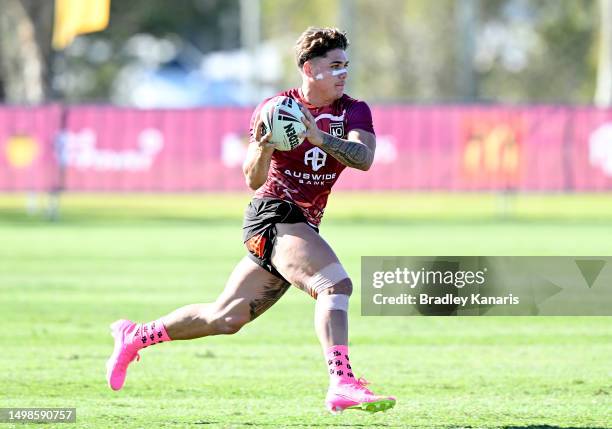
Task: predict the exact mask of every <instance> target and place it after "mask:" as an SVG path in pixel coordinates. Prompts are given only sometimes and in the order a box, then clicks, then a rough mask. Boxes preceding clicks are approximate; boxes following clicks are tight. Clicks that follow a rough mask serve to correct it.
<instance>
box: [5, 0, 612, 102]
mask: <svg viewBox="0 0 612 429" xmlns="http://www.w3.org/2000/svg"><path fill="white" fill-rule="evenodd" d="M250 1H251V2H257V4H259V9H260V13H259V15H260V18H259V19H254V20H251V21H249V22H253V25H256V23H257V22H258V23H259V24H258V25H260V27H261V28H260V31H250V30H251V29H250V28H242V26H241V25H244V24H241V19H240V18H241V10H240V8H241V5H242V7H244V5H245V3H246V2H245V1H242V2H241V1H240V0H185V1H182V2H181V4H180V6H179V5H177V4H176V3H172V2H168V1H165V0H132V1H130V2H124V1H114V2H112V4H111V20H110V25H109V27H108V29H107V30H105V31H103V32H100V33H96V34H93V35H89V36H86V37H79V38H78V39H77V40H76V41H75V43H73V44H72V45H71V46H70V47H69V48H68V49H67V50H66V51H65V56H64V61H63V62H59V63H58V62H57V61H56V62H55V63H53V70H54V73H53V75H52V74H51V73H50V72H49V70H50V68H51V67H50V64H51V63H50V53H49V52H50V51H49V42H50V32H51V28H50V26H51V22H52V6H51V4H52V2H51V1H39V0H0V2H2V10H3V12H2V14H1V15H0V81H1V82H2V83H3V84H0V87H1V88H4V90H3V91H2V90H0V97H3V98H4V100H5V101H7V102H13V103H14V102H26V103H37V102H40V101H42V100H45V99H46V98H47V97H48V94H49V90H48V88H49V86H50V85H51V87H52V88H54V89H56V90H58V91H61V92H63V93H64V94H65V95H66V96H67V99H68V101H71V102H85V101H89V102H91V101H96V102H108V101H109V100H113V101H122V100H124V99H125V97H123V98H122V96H121V94H125V93H129V91H130V88H129V86H127V87H124V86H122V85H121V84H120V83H121V82H124V81H125V77H126V76H128V77H129V76H136V75H137V74H136V73H135V71H138V70H141V71H142V70H155V69H161V68H175V69H181V70H182V71H183V72H185V73H184V74H185V75H199V76H201V77H202V78H203V79H206V78H207V76H206V71H204V69H203V68H202V63H203V62H204V60H205V58H207V56H209V55H210V54H211V53H215V52H222V51H223V52H227V51H230V50H231V51H236V52H237V51H238V50H239V49H240V48H241V45H245V46H244V48H245V49H244V51H247V50H249V51H250V52H251V53H252V52H253V46H252V45H253V44H250V45H249V46H246V41H245V38H244V37H242V41H241V34H242V35H243V36H244V35H245V34H261V43H259V44H260V45H262V44H265V45H266V46H269V47H273V49H274V50H275V52H276V55H278V56H279V57H280V58H281V60H280V61H281V63H282V67H281V68H282V73H281V74H280V75H279V76H278V77H275V78H274V79H276V80H275V81H273V82H272V83H271V84H272V87H271V88H266V91H268V92H273V91H274V90H275V89H282V88H286V87H289V86H294V85H296V84H297V83H298V80H297V74H296V72H295V62H294V58H293V52H292V49H291V47H292V45H293V43H294V41H295V40H296V38H297V37H298V35H299V34H300V32H301V31H303V30H304V29H305V28H306V27H308V26H310V25H315V26H337V27H340V28H344V29H346V30H348V32H349V36H350V39H351V41H352V46H351V48H350V56H351V59H352V60H353V62H354V65H355V67H354V68H353V70H352V72H351V77H350V79H349V88H348V91H349V93H354V94H356V95H358V96H360V97H363V98H366V99H368V100H370V101H376V102H390V101H391V102H393V101H398V102H406V101H408V102H426V103H429V102H458V101H480V102H482V101H484V102H511V103H516V102H520V103H538V102H539V103H557V102H561V103H590V102H592V100H593V95H594V93H595V81H596V78H595V77H596V69H597V62H598V50H597V47H598V43H597V36H598V30H599V28H600V26H599V22H600V12H599V9H598V7H597V4H598V3H597V2H594V1H592V0H567V1H563V2H559V1H558V0H537V1H534V0H437V1H435V2H432V1H429V0H410V1H407V0H386V1H384V2H375V1H371V0H312V1H309V2H304V1H301V0H283V1H282V6H283V7H279V4H280V3H279V1H278V0H250ZM600 1H601V2H606V1H607V2H609V1H610V0H600ZM34 5H35V6H36V7H34ZM249 6H250V7H253V6H252V4H249ZM251 60H252V59H251ZM253 61H254V60H253ZM252 68H253V69H254V70H256V71H257V72H261V73H265V72H266V66H265V64H264V65H261V64H255V65H253V66H252ZM275 76H276V75H275ZM249 84H255V85H259V86H261V85H262V82H261V80H258V79H257V78H254V79H251V80H250V82H249ZM253 94H255V95H253V99H252V100H251V101H250V102H251V103H256V102H257V101H258V98H260V97H261V96H262V94H261V91H259V92H257V91H255V92H253ZM264 95H267V94H264ZM124 102H129V100H128V101H124Z"/></svg>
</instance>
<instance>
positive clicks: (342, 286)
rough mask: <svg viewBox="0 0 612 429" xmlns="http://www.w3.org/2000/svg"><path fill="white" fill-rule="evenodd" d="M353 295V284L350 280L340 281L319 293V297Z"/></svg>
mask: <svg viewBox="0 0 612 429" xmlns="http://www.w3.org/2000/svg"><path fill="white" fill-rule="evenodd" d="M352 293H353V282H352V281H351V279H350V278H348V277H347V278H345V279H342V280H340V281H339V282H338V283H336V284H334V285H332V286H330V287H328V288H325V289H323V290H321V291H320V292H319V295H322V294H327V295H347V296H351V295H352Z"/></svg>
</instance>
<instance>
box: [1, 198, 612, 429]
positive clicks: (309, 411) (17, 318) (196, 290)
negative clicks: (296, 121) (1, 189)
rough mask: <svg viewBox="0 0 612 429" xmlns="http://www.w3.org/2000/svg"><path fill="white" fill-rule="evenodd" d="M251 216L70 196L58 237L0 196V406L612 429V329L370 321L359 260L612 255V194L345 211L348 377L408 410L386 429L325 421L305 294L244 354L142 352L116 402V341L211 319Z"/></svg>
mask: <svg viewBox="0 0 612 429" xmlns="http://www.w3.org/2000/svg"><path fill="white" fill-rule="evenodd" d="M248 198H249V197H248V196H247V195H182V196H158V195H141V196H134V195H129V196H118V195H99V196H90V195H69V196H67V197H66V198H65V199H64V201H63V211H62V217H61V219H60V220H59V221H57V222H54V223H49V222H47V221H44V220H43V219H41V218H42V216H41V215H40V214H35V215H32V216H29V217H28V216H26V215H25V214H24V209H23V207H24V201H25V199H24V196H23V195H4V196H0V243H1V245H0V309H1V314H2V316H3V317H2V322H3V326H2V334H1V335H0V365H1V368H2V370H1V372H0V386H1V390H0V407H36V406H40V407H43V406H44V407H76V408H77V416H78V417H77V425H76V427H79V428H107V427H115V428H145V427H146V428H149V427H151V428H157V427H172V428H182V427H193V428H246V427H251V428H252V427H263V428H276V427H291V428H294V427H321V428H328V427H343V428H346V427H355V428H371V427H379V426H380V427H387V428H396V427H434V428H460V427H470V428H476V427H483V428H490V427H496V428H498V427H499V428H502V427H503V428H532V429H533V428H540V427H541V428H548V429H551V428H569V427H595V428H609V427H612V366H611V364H612V318H605V317H514V318H502V317H480V318H477V317H473V318H436V317H430V318H425V317H420V318H419V317H362V316H360V314H359V284H358V282H359V272H360V265H359V264H360V257H361V256H362V255H454V254H456V255H611V254H612V196H611V195H606V194H602V195H569V196H563V195H552V196H542V195H530V196H516V197H510V199H509V201H505V202H504V201H503V199H502V198H500V197H498V196H496V195H494V194H487V195H480V194H467V195H419V194H400V193H390V194H383V195H364V194H339V195H334V196H332V199H331V202H330V205H329V208H328V210H327V214H326V219H325V220H324V223H323V228H322V230H321V233H322V235H323V236H324V237H325V238H326V239H328V241H329V242H330V243H331V244H332V246H333V247H334V249H335V250H336V251H337V253H338V255H339V257H340V259H341V260H342V261H343V263H344V264H345V266H346V268H347V270H348V272H349V273H350V274H351V275H352V277H353V279H354V281H355V283H356V293H355V294H354V296H353V298H352V300H351V310H350V313H351V319H350V320H351V335H350V337H351V351H352V355H351V361H352V362H353V364H354V365H353V366H354V368H356V370H357V373H358V375H363V376H365V377H366V378H368V379H369V380H370V381H371V382H372V383H373V389H374V390H375V391H377V392H381V393H390V394H394V395H396V396H397V397H398V404H397V406H396V408H395V409H393V410H391V411H389V412H387V413H384V414H383V413H378V414H374V415H369V414H365V413H361V412H358V411H353V412H349V411H347V412H345V413H344V414H342V415H340V416H332V415H329V414H327V413H326V412H325V410H324V407H323V399H324V396H325V392H326V387H327V375H326V368H325V363H324V361H323V358H322V356H321V354H320V350H319V346H318V343H317V340H316V337H315V334H314V330H313V323H312V315H313V311H314V302H313V301H312V300H311V299H310V298H309V297H308V296H306V295H305V294H303V293H302V292H299V291H297V290H291V291H290V292H289V293H287V295H286V296H285V297H284V298H283V299H282V300H281V301H280V302H279V303H278V304H277V305H276V306H275V307H273V308H272V309H271V310H269V311H268V312H267V313H266V314H264V315H263V316H262V317H260V318H259V319H257V320H256V321H255V322H254V323H253V324H251V325H248V326H246V327H245V328H244V329H243V330H242V331H241V332H240V333H238V334H237V335H234V336H226V337H211V338H205V339H200V340H195V341H190V342H175V343H171V344H162V345H159V346H155V347H154V348H152V349H147V350H144V351H143V353H142V360H141V361H140V362H139V363H136V364H134V365H132V366H131V368H130V372H129V376H128V379H127V382H126V385H125V387H124V389H123V390H121V391H120V392H113V391H111V390H110V389H109V388H108V387H107V386H106V383H105V379H104V371H105V370H104V363H105V361H106V359H107V357H108V355H109V354H110V352H111V350H112V339H111V337H110V335H109V331H108V325H109V323H111V322H112V321H113V320H115V319H117V318H120V317H129V318H132V319H135V320H139V321H144V320H147V321H148V320H151V319H154V318H156V317H158V316H160V315H163V314H166V313H168V312H170V311H171V310H173V309H175V308H176V307H178V306H181V305H184V304H187V303H192V302H206V301H211V300H213V299H214V298H215V297H216V295H217V294H218V293H219V291H220V290H221V288H222V287H223V284H224V282H225V278H226V276H227V275H228V273H229V272H230V270H231V269H232V267H233V265H234V264H235V263H236V262H237V261H238V260H239V259H240V258H241V257H242V255H243V254H244V250H243V248H242V245H241V242H240V238H241V231H240V224H241V214H242V210H243V208H244V206H245V205H246V203H247V202H248ZM503 204H507V205H508V207H506V209H505V210H504V209H502V208H501V206H502V205H503ZM41 210H42V208H41ZM0 426H1V427H11V425H6V424H4V425H2V424H0ZM15 427H23V426H21V425H17V426H15ZM38 427H40V426H38ZM44 427H60V428H64V427H67V426H65V425H59V424H58V425H55V426H53V425H45V426H44Z"/></svg>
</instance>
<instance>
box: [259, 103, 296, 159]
mask: <svg viewBox="0 0 612 429" xmlns="http://www.w3.org/2000/svg"><path fill="white" fill-rule="evenodd" d="M303 117H304V114H303V113H302V111H301V110H300V105H299V104H298V102H297V101H295V100H294V99H293V98H290V97H285V96H283V95H279V96H277V97H273V98H271V99H270V100H268V101H267V102H266V103H265V104H264V105H263V107H262V109H261V120H262V122H263V125H264V129H263V131H264V134H266V133H268V131H272V136H271V137H270V141H271V142H272V143H274V146H275V148H276V149H277V150H283V151H286V150H292V149H295V148H296V147H298V146H299V145H301V144H302V142H303V141H304V139H303V138H300V134H301V133H303V132H304V131H306V126H305V125H304V123H303V122H302V118H303Z"/></svg>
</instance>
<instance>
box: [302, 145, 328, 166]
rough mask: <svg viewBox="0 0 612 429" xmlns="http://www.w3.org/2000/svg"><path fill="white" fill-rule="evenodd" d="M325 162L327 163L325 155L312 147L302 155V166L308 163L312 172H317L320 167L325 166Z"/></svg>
mask: <svg viewBox="0 0 612 429" xmlns="http://www.w3.org/2000/svg"><path fill="white" fill-rule="evenodd" d="M325 161H327V153H325V152H323V151H322V150H321V149H319V148H318V147H313V148H312V149H310V150H307V151H306V152H305V153H304V165H308V163H310V167H311V168H312V171H319V170H320V169H321V167H323V166H325Z"/></svg>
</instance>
